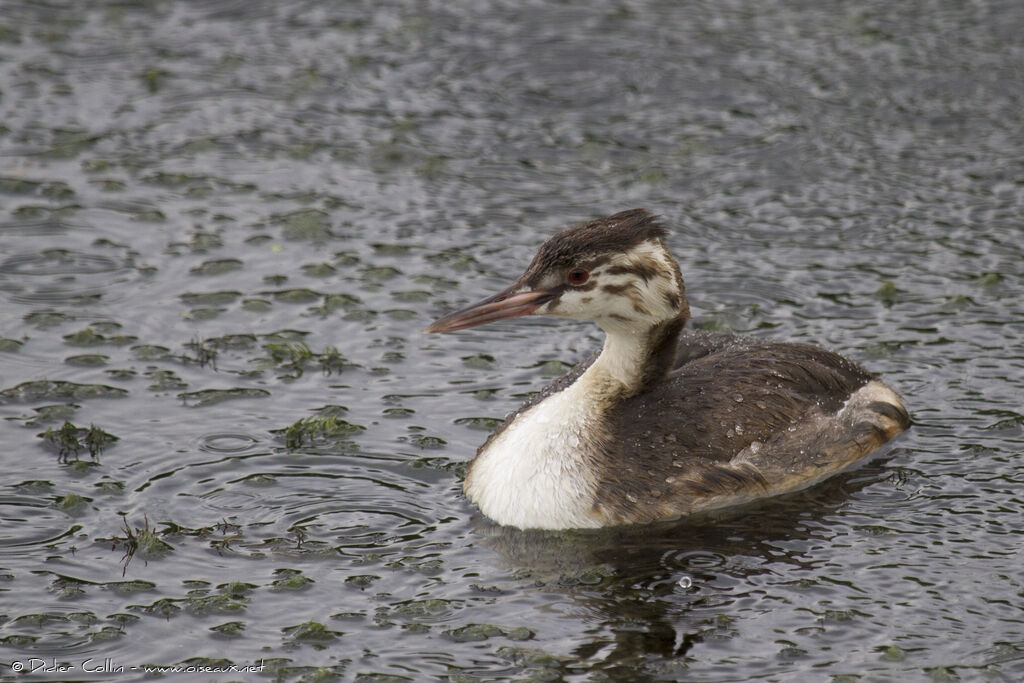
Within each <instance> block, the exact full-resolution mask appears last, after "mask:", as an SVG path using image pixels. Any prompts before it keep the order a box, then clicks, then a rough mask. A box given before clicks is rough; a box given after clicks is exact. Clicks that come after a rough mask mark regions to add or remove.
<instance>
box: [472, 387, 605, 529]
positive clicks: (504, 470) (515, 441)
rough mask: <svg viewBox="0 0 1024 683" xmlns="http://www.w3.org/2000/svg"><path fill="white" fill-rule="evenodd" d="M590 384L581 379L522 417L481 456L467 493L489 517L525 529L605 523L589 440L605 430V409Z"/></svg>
mask: <svg viewBox="0 0 1024 683" xmlns="http://www.w3.org/2000/svg"><path fill="white" fill-rule="evenodd" d="M582 379H583V378H581V380H582ZM585 385H586V382H583V381H577V382H576V383H574V384H573V385H572V386H570V387H568V388H566V389H564V390H562V391H560V392H558V393H557V394H553V395H552V396H549V397H548V398H546V399H545V400H544V401H542V402H540V403H538V404H537V405H535V406H533V407H532V408H530V409H529V410H527V411H525V412H523V413H521V414H519V415H518V416H516V419H515V421H513V423H512V424H511V425H509V426H508V427H507V428H506V429H505V430H504V431H503V432H501V433H500V434H498V435H497V436H496V437H495V438H494V439H492V440H491V442H490V443H489V444H488V445H487V446H486V447H485V448H484V449H483V450H482V451H481V452H480V453H479V454H478V455H477V457H476V459H475V460H474V461H473V463H472V464H471V466H470V470H469V474H468V475H467V477H466V483H465V487H464V488H465V492H466V496H467V497H468V498H469V499H470V500H471V501H473V502H474V503H476V504H477V505H478V506H479V507H480V510H481V511H482V512H483V513H484V514H485V515H487V516H488V517H490V518H491V519H493V520H494V521H496V522H498V523H499V524H504V525H508V526H516V527H519V528H521V529H565V528H572V527H576V528H579V527H597V526H601V522H600V520H598V519H596V518H595V517H593V513H592V510H593V503H594V496H595V491H596V488H597V481H596V474H595V472H594V471H593V464H592V459H591V458H590V457H588V453H587V448H588V446H591V447H593V443H592V442H588V440H587V438H586V435H588V434H590V435H593V434H594V433H595V432H594V430H596V429H599V428H600V427H599V423H598V419H597V418H598V414H597V411H598V410H599V408H598V406H597V405H595V404H594V402H593V400H592V399H591V398H590V397H588V388H587V387H586V386H585Z"/></svg>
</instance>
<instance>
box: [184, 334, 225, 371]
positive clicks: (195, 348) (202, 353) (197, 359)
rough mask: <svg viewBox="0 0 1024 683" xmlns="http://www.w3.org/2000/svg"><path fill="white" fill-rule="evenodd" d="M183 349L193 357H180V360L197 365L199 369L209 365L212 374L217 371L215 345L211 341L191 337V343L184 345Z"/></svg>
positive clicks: (213, 341)
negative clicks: (190, 352)
mask: <svg viewBox="0 0 1024 683" xmlns="http://www.w3.org/2000/svg"><path fill="white" fill-rule="evenodd" d="M185 348H186V349H189V350H190V351H192V352H193V353H194V354H195V356H188V355H182V356H181V359H182V360H183V361H185V362H186V363H187V362H193V363H198V364H199V367H201V368H204V367H206V366H207V365H209V366H210V367H211V368H212V369H213V371H214V372H216V371H217V355H218V351H217V344H216V342H215V340H212V339H206V340H204V339H201V338H200V337H193V338H192V341H190V342H188V343H186V344H185Z"/></svg>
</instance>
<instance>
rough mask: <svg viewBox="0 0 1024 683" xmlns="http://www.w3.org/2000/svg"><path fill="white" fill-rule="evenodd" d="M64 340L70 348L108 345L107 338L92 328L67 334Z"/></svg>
mask: <svg viewBox="0 0 1024 683" xmlns="http://www.w3.org/2000/svg"><path fill="white" fill-rule="evenodd" d="M63 339H64V343H65V344H68V345H69V346H99V345H100V344H105V343H107V338H106V337H104V336H103V335H102V334H100V333H98V332H97V331H96V330H94V329H93V328H91V327H85V328H83V329H81V330H78V331H77V332H72V333H71V334H65V335H64V337H63Z"/></svg>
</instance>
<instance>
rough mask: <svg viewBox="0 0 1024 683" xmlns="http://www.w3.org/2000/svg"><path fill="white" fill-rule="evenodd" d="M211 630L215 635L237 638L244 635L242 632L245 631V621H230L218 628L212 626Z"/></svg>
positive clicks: (219, 625)
mask: <svg viewBox="0 0 1024 683" xmlns="http://www.w3.org/2000/svg"><path fill="white" fill-rule="evenodd" d="M210 630H211V631H213V632H214V633H216V634H218V635H221V636H226V637H229V638H237V637H240V636H241V635H242V631H244V630H245V622H243V621H228V622H225V623H223V624H218V625H217V626H211V627H210Z"/></svg>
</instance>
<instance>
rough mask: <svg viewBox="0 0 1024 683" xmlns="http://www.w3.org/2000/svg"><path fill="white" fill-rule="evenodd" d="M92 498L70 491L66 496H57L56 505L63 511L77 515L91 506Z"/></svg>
mask: <svg viewBox="0 0 1024 683" xmlns="http://www.w3.org/2000/svg"><path fill="white" fill-rule="evenodd" d="M91 500H92V499H91V498H86V497H85V496H80V495H78V494H77V493H69V494H67V495H66V496H60V497H59V498H57V501H56V506H57V508H58V509H60V510H61V511H63V512H66V513H67V514H69V515H71V516H73V517H77V516H78V515H81V514H82V513H83V512H85V511H86V510H87V509H88V508H89V502H90V501H91Z"/></svg>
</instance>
